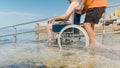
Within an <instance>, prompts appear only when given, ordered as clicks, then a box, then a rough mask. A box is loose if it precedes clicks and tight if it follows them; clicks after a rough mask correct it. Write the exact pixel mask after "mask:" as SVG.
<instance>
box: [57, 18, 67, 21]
mask: <svg viewBox="0 0 120 68" xmlns="http://www.w3.org/2000/svg"><path fill="white" fill-rule="evenodd" d="M55 21H68V20H67V19H62V18H61V19H60V18H59V19H56V20H55Z"/></svg>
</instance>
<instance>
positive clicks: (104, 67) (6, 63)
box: [0, 32, 120, 68]
mask: <svg viewBox="0 0 120 68" xmlns="http://www.w3.org/2000/svg"><path fill="white" fill-rule="evenodd" d="M2 33H3V32H2ZM5 33H7V32H4V34H5ZM34 35H35V34H34V32H33V33H28V34H23V35H18V36H17V41H16V42H14V38H13V37H12V36H10V37H2V38H0V68H47V67H48V68H120V34H108V35H105V36H104V39H103V36H102V35H99V36H96V42H97V43H96V45H97V47H96V51H95V52H96V54H95V55H90V54H89V53H88V51H87V50H86V49H81V48H71V49H69V50H62V51H61V50H60V49H59V48H58V47H48V45H47V40H46V39H47V36H46V34H43V33H41V34H40V38H39V40H38V41H35V38H34ZM103 40H104V42H103Z"/></svg>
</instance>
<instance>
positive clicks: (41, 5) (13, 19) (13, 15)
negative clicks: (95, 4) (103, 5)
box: [0, 0, 120, 28]
mask: <svg viewBox="0 0 120 68" xmlns="http://www.w3.org/2000/svg"><path fill="white" fill-rule="evenodd" d="M108 4H109V6H110V5H116V4H120V0H108ZM68 6H69V3H68V0H0V28H2V27H5V26H10V25H16V24H20V23H25V22H30V21H35V20H40V19H44V18H49V17H53V16H57V15H61V14H63V13H64V12H65V10H66V9H67V7H68Z"/></svg>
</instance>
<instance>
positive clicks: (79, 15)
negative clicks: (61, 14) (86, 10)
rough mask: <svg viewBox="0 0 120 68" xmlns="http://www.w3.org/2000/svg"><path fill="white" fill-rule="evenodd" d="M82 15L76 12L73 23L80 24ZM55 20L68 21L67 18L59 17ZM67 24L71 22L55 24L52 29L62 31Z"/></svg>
mask: <svg viewBox="0 0 120 68" xmlns="http://www.w3.org/2000/svg"><path fill="white" fill-rule="evenodd" d="M80 17H81V14H78V13H74V18H73V24H76V25H79V24H80ZM55 21H63V22H67V20H66V19H58V20H55ZM67 25H70V24H54V25H52V31H53V32H60V31H61V30H62V29H63V28H64V27H65V26H67Z"/></svg>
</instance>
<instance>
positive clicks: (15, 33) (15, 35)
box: [13, 27, 17, 43]
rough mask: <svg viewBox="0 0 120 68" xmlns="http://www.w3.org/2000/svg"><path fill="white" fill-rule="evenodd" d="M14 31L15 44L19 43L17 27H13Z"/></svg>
mask: <svg viewBox="0 0 120 68" xmlns="http://www.w3.org/2000/svg"><path fill="white" fill-rule="evenodd" d="M13 29H14V34H13V37H14V43H16V42H17V28H16V27H13Z"/></svg>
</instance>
